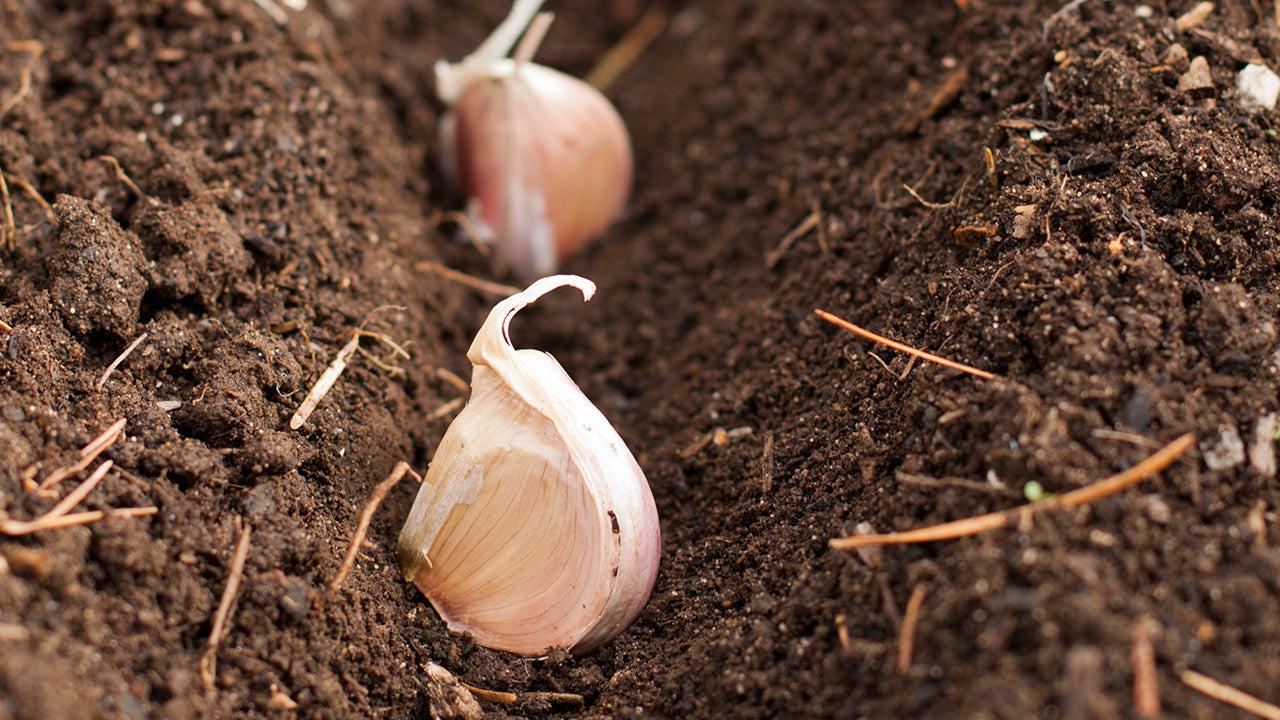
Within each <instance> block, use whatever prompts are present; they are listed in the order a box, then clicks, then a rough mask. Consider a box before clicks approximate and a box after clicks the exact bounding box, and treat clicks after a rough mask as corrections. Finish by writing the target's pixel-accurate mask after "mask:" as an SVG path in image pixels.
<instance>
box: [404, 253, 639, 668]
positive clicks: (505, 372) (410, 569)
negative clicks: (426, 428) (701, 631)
mask: <svg viewBox="0 0 1280 720" xmlns="http://www.w3.org/2000/svg"><path fill="white" fill-rule="evenodd" d="M564 285H572V286H573V287H576V288H578V289H579V290H581V291H582V294H583V296H584V298H586V299H588V300H589V299H590V298H591V295H592V294H593V293H594V292H595V285H594V284H593V283H592V282H591V281H589V280H586V279H584V278H580V277H577V276H574V275H557V276H553V277H548V278H543V279H542V280H538V281H537V282H535V283H533V284H532V285H530V286H529V288H528V289H527V290H525V291H524V292H521V293H517V294H516V295H513V296H511V297H509V298H507V299H506V300H503V301H502V302H500V303H498V304H497V306H496V307H494V309H493V310H492V311H491V312H490V313H489V317H488V319H487V320H485V323H484V325H483V326H482V327H481V328H480V331H479V332H478V333H477V334H476V338H475V341H474V342H473V343H472V345H471V349H470V350H469V351H468V353H467V357H468V358H469V359H470V360H471V363H472V365H473V366H474V370H473V373H472V378H471V400H470V402H468V403H467V406H466V407H465V408H463V410H462V412H460V413H459V414H458V417H457V418H456V419H455V420H454V421H453V424H451V425H450V426H449V429H448V430H447V431H446V432H445V435H444V438H443V439H442V440H441V442H440V447H439V449H438V450H437V451H436V455H435V458H434V459H433V460H432V461H431V467H430V468H429V469H428V471H427V476H426V478H425V480H424V482H423V484H422V487H421V489H420V490H419V491H418V496H417V498H416V499H415V500H414V503H413V509H412V510H411V511H410V512H409V518H408V520H407V521H406V522H405V526H404V529H403V530H402V531H401V533H400V542H399V548H398V550H399V559H400V569H401V571H402V572H403V573H404V576H405V579H407V580H411V581H413V582H414V583H415V584H417V586H418V587H419V588H420V589H421V590H422V592H423V594H425V595H426V596H427V599H429V600H430V601H431V604H432V605H434V606H435V608H436V610H437V611H438V612H439V613H440V616H441V617H442V618H444V620H445V621H446V622H447V623H448V625H449V629H451V630H455V631H458V632H469V633H471V634H472V635H473V636H474V637H475V639H476V642H478V643H480V644H481V645H484V646H486V647H490V648H494V649H498V650H508V651H511V652H515V653H520V654H524V655H533V654H538V653H541V652H543V651H545V650H546V649H547V648H549V647H553V646H554V647H567V648H569V649H570V651H571V652H573V653H575V654H583V653H587V652H590V651H592V650H594V649H596V648H598V647H600V646H601V645H603V644H604V643H606V642H608V641H609V640H611V639H613V638H614V637H615V636H616V635H617V634H618V633H620V632H622V630H623V629H624V628H626V627H627V626H628V625H630V624H631V622H632V621H633V620H635V618H636V616H637V615H639V614H640V610H641V609H642V608H643V607H644V604H645V602H646V601H647V600H648V599H649V594H650V593H651V592H652V590H653V583H654V579H655V577H656V576H657V572H658V555H659V551H660V544H661V538H660V532H659V528H658V512H657V508H656V507H655V506H654V502H653V495H652V494H651V493H650V491H649V484H648V482H647V481H646V480H645V477H644V473H643V472H642V471H641V470H640V466H639V465H637V464H636V461H635V458H633V457H632V456H631V453H630V451H628V450H627V447H626V445H625V444H624V443H623V442H622V438H621V437H619V436H618V433H617V431H615V430H614V429H613V426H612V425H610V424H609V421H608V420H606V419H605V417H604V415H603V414H601V412H600V411H599V410H598V409H597V408H596V407H595V405H592V404H591V401H590V400H588V399H587V398H586V396H585V395H583V394H582V391H581V390H579V389H578V386H577V385H575V384H574V382H573V380H571V379H570V378H569V376H568V374H567V373H565V371H564V369H563V368H561V367H560V364H559V363H558V362H556V360H555V359H554V358H552V357H551V356H550V355H548V354H546V353H544V352H541V351H538V350H516V349H515V348H514V347H512V345H511V340H510V336H509V333H508V329H509V327H510V324H511V318H513V317H514V316H515V314H516V313H517V312H519V311H520V309H521V308H524V307H525V306H527V305H528V304H530V303H532V302H533V301H534V300H536V299H538V298H539V297H541V296H542V295H544V294H546V293H547V292H549V291H551V290H553V289H555V288H558V287H561V286H564Z"/></svg>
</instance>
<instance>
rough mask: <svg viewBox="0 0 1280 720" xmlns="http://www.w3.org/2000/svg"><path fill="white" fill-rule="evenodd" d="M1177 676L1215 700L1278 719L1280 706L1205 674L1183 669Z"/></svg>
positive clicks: (1271, 718)
mask: <svg viewBox="0 0 1280 720" xmlns="http://www.w3.org/2000/svg"><path fill="white" fill-rule="evenodd" d="M1179 678H1180V679H1181V680H1182V682H1184V683H1186V684H1187V686H1189V687H1190V688H1192V689H1193V690H1198V691H1200V692H1202V693H1204V694H1205V695H1208V696H1209V697H1211V698H1213V699H1215V700H1221V701H1222V702H1224V703H1227V704H1228V705H1234V706H1236V707H1238V708H1240V709H1241V710H1245V711H1248V712H1251V713H1253V714H1254V715H1257V716H1258V717H1264V718H1267V720H1280V707H1276V706H1275V705H1272V704H1271V703H1269V702H1265V701H1263V700H1259V699H1258V698H1256V697H1254V696H1252V695H1250V694H1248V693H1246V692H1243V691H1241V690H1237V689H1236V688H1233V687H1231V686H1230V685H1226V684H1224V683H1220V682H1218V681H1217V680H1214V679H1213V678H1211V677H1209V676H1207V675H1201V674H1200V673H1198V672H1196V671H1195V670H1184V671H1183V672H1182V675H1180V676H1179Z"/></svg>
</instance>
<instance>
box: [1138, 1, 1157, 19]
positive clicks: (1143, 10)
mask: <svg viewBox="0 0 1280 720" xmlns="http://www.w3.org/2000/svg"><path fill="white" fill-rule="evenodd" d="M1155 13H1156V11H1155V10H1152V9H1151V6H1150V5H1139V6H1138V7H1136V8H1134V9H1133V14H1134V15H1136V16H1138V17H1140V18H1142V19H1143V20H1146V19H1149V18H1150V17H1152V16H1153V15H1155Z"/></svg>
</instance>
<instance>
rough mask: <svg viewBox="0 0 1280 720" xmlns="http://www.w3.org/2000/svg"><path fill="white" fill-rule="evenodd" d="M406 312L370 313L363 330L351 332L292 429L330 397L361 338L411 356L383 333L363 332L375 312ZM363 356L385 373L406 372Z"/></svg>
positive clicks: (300, 408)
mask: <svg viewBox="0 0 1280 720" xmlns="http://www.w3.org/2000/svg"><path fill="white" fill-rule="evenodd" d="M404 309H405V307H404V306H403V305H382V306H379V307H376V308H374V309H373V310H370V311H369V314H368V315H367V316H365V319H364V322H361V323H360V327H358V328H356V329H355V331H354V332H353V333H352V336H351V339H350V340H348V341H347V344H346V345H343V346H342V349H341V350H339V351H338V354H337V356H336V357H334V358H333V362H331V363H329V367H327V368H325V369H324V372H322V373H320V377H319V378H318V379H317V380H316V383H315V385H312V386H311V391H310V392H308V393H307V396H306V397H305V398H303V399H302V404H301V405H299V406H298V409H297V411H296V412H294V413H293V417H292V418H290V419H289V429H290V430H297V429H298V428H300V427H302V426H303V425H304V424H305V423H306V422H307V419H308V418H310V417H311V413H313V412H315V409H316V407H317V406H318V405H319V404H320V401H321V400H323V399H324V396H325V395H328V394H329V391H330V390H332V389H333V386H334V384H335V383H337V382H338V378H339V377H341V376H342V373H343V371H345V370H346V369H347V363H349V362H350V361H351V356H352V355H354V354H355V352H356V350H359V349H360V338H362V337H369V338H373V339H375V340H378V341H380V342H383V343H385V344H386V345H388V346H389V347H391V349H392V351H394V352H395V353H396V354H397V355H402V356H404V357H405V358H408V357H409V353H408V352H407V351H406V350H405V349H404V348H402V347H400V346H399V345H397V344H396V343H395V342H394V341H393V340H392V339H391V338H389V337H387V336H386V335H383V334H382V333H377V332H371V331H369V330H365V329H364V326H365V325H366V324H368V322H369V320H370V319H371V318H372V317H373V316H374V314H375V313H378V312H380V311H382V310H404ZM363 354H364V356H365V357H367V358H369V359H370V360H371V361H373V363H374V364H375V365H377V366H378V367H380V368H382V369H383V370H386V371H388V372H391V373H393V374H397V373H398V374H401V375H403V374H404V369H402V368H398V367H395V366H394V365H388V364H386V363H384V362H382V361H380V360H377V359H376V358H374V357H373V356H372V355H369V354H368V353H363Z"/></svg>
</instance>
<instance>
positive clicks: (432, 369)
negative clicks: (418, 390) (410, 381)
mask: <svg viewBox="0 0 1280 720" xmlns="http://www.w3.org/2000/svg"><path fill="white" fill-rule="evenodd" d="M422 370H423V372H426V373H429V374H431V375H435V376H436V377H438V378H440V379H441V380H443V381H445V382H446V383H448V384H450V385H452V386H454V387H456V388H458V390H461V391H462V392H464V393H468V392H471V385H470V384H469V383H468V382H467V381H466V380H463V379H462V378H461V377H459V376H458V374H457V373H455V372H453V371H451V370H449V369H447V368H442V367H440V366H439V365H423V366H422Z"/></svg>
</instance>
